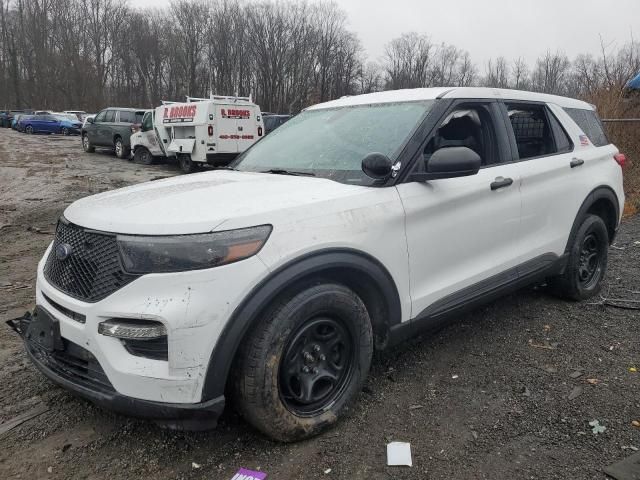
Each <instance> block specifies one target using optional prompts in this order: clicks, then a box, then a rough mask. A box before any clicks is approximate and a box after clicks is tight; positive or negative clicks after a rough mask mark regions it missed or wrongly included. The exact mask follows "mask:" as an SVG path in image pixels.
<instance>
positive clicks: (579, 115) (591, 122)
mask: <svg viewBox="0 0 640 480" xmlns="http://www.w3.org/2000/svg"><path fill="white" fill-rule="evenodd" d="M564 111H565V112H567V114H568V115H569V116H570V117H571V119H572V120H573V121H574V122H576V124H577V125H578V126H579V127H580V128H581V129H582V131H583V132H584V133H585V135H587V137H589V140H591V143H593V144H594V145H595V146H596V147H604V146H605V145H609V140H608V139H607V135H606V134H605V133H604V127H603V126H602V122H601V121H600V119H599V118H598V114H596V112H595V111H593V110H585V109H582V108H565V109H564Z"/></svg>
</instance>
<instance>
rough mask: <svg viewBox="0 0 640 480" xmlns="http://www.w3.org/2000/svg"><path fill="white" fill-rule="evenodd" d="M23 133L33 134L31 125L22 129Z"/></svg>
mask: <svg viewBox="0 0 640 480" xmlns="http://www.w3.org/2000/svg"><path fill="white" fill-rule="evenodd" d="M24 132H25V133H28V134H29V135H31V134H33V127H32V126H31V125H27V126H26V127H25V129H24Z"/></svg>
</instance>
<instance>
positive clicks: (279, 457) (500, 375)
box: [0, 130, 640, 480]
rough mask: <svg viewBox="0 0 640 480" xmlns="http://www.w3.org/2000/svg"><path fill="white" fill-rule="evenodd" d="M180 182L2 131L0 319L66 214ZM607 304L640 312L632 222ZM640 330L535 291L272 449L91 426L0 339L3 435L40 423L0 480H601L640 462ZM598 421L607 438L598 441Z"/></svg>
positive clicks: (29, 280)
mask: <svg viewBox="0 0 640 480" xmlns="http://www.w3.org/2000/svg"><path fill="white" fill-rule="evenodd" d="M175 174H178V170H177V168H176V167H173V166H150V167H147V166H139V165H135V164H133V163H130V162H127V161H122V160H118V159H117V158H115V157H114V156H113V155H108V154H107V155H105V154H84V153H82V150H81V148H80V141H79V139H78V138H63V137H53V136H49V137H46V136H27V135H22V134H18V133H16V132H11V131H8V130H1V131H0V245H2V249H1V251H0V320H5V319H7V318H12V317H15V316H17V315H19V314H22V313H23V311H24V310H25V309H28V308H30V307H31V306H32V302H33V296H34V288H33V287H34V281H35V280H34V276H35V269H36V263H37V261H38V260H39V258H40V256H41V255H42V253H43V252H44V250H45V248H46V246H47V244H48V243H49V242H50V241H51V238H52V232H53V229H54V228H55V222H56V218H57V217H58V216H59V215H60V214H61V213H62V211H63V209H64V208H65V206H66V205H68V204H69V203H70V202H72V201H73V200H75V199H77V198H79V197H82V196H85V195H88V194H91V193H95V192H99V191H102V190H105V189H112V188H117V187H120V186H123V185H127V184H130V183H135V182H141V181H145V180H150V179H153V178H156V177H164V176H168V175H175ZM604 294H605V296H606V297H607V298H611V299H627V300H632V302H627V303H620V301H618V302H617V304H618V305H622V306H625V305H626V306H627V307H636V308H637V307H638V306H639V305H640V216H636V217H634V218H631V219H628V220H626V221H625V222H624V223H623V225H622V229H621V232H620V235H619V237H618V238H617V241H616V244H615V246H614V247H613V248H612V249H611V250H610V270H609V274H608V280H607V285H606V286H605V289H604ZM598 301H599V300H598ZM639 321H640V311H638V310H632V309H623V308H616V307H612V306H604V305H602V304H597V302H591V303H566V302H563V301H560V300H557V299H554V298H552V297H550V296H549V295H547V294H546V293H545V292H544V291H543V290H541V289H534V288H531V289H527V290H525V291H522V292H520V293H518V294H517V295H513V296H510V297H508V298H505V299H502V300H500V301H498V302H496V303H494V304H491V305H490V306H488V307H486V308H484V309H482V310H479V311H476V312H473V313H472V314H469V315H466V316H464V317H461V318H460V319H459V320H458V321H457V322H456V323H454V324H452V325H450V326H448V327H447V328H445V329H443V330H441V331H439V332H437V333H432V334H430V335H425V336H423V337H422V338H418V339H415V340H413V341H411V342H410V343H409V344H407V345H404V346H402V347H400V348H397V349H395V350H393V351H390V352H387V353H385V354H383V355H378V357H377V358H376V359H375V361H374V366H373V371H372V373H371V376H370V378H369V380H368V382H367V385H366V388H365V389H364V391H363V393H362V394H361V395H360V397H359V399H358V402H357V403H356V404H355V405H354V408H353V409H352V411H351V412H350V414H349V415H348V417H347V418H346V419H344V420H343V421H342V422H340V423H339V424H338V425H337V426H336V427H335V428H334V429H333V430H331V431H329V432H327V433H325V434H324V435H322V436H320V437H318V438H316V439H312V440H309V441H305V442H302V443H298V444H294V445H282V444H277V443H273V442H271V441H268V440H266V439H265V438H264V437H262V436H261V435H259V434H257V433H255V432H254V431H253V430H252V429H251V428H250V427H248V426H247V425H246V424H245V423H244V422H243V421H242V420H241V419H240V418H238V417H237V415H235V413H234V412H233V410H232V409H228V411H227V412H226V413H225V415H224V416H223V418H222V419H221V422H220V425H219V427H218V428H217V429H216V430H214V431H211V432H206V433H197V434H196V433H174V432H168V431H163V430H161V429H159V428H157V427H156V426H154V425H152V424H150V423H146V422H142V421H137V420H132V419H128V418H125V417H121V416H116V415H113V414H111V413H109V412H105V411H102V410H99V409H97V408H95V407H93V406H92V405H91V404H89V403H87V402H85V401H83V400H79V399H76V398H75V397H73V396H71V395H70V394H68V393H67V392H65V391H64V390H62V389H60V388H57V387H55V386H53V385H52V384H51V383H49V382H48V381H47V380H45V379H44V377H43V376H42V375H41V374H39V373H38V372H37V371H36V369H35V368H34V367H32V366H31V365H30V364H29V363H28V362H27V360H26V357H25V354H24V353H23V349H22V345H21V342H20V341H19V339H18V338H17V337H16V335H15V334H14V333H13V332H11V331H10V330H9V328H7V327H5V326H4V324H2V325H0V422H2V423H0V430H1V429H2V426H3V424H4V423H5V422H7V421H9V420H11V419H13V418H15V417H16V416H18V415H20V414H22V413H24V412H27V411H29V410H31V409H33V408H34V407H37V406H39V405H44V406H45V407H46V408H47V410H46V411H45V412H44V413H42V414H41V415H40V416H39V417H37V418H35V419H32V420H29V421H27V422H25V423H23V424H22V425H20V426H18V427H16V428H14V429H12V430H11V431H9V432H8V433H4V434H0V478H2V479H4V478H23V479H27V478H28V479H39V478H55V479H66V478H87V479H105V478H108V479H119V478H129V479H132V478H136V479H142V478H153V479H165V478H171V479H173V478H181V479H182V478H184V479H187V478H188V479H205V478H206V479H222V480H224V479H230V478H231V477H232V476H233V474H234V473H235V471H236V470H237V469H238V467H240V466H244V467H246V468H253V469H257V468H259V469H262V470H264V471H266V472H268V474H269V477H268V478H269V479H302V478H305V479H308V478H323V479H325V478H326V479H328V478H356V479H376V480H377V479H387V478H398V479H399V478H402V479H569V478H570V479H572V480H575V479H594V478H595V479H598V478H605V475H604V474H603V473H602V468H603V467H604V466H606V465H608V464H610V463H612V462H614V461H616V460H618V459H622V458H624V457H627V456H629V455H630V454H632V453H633V448H640V428H635V427H633V426H632V424H631V422H632V421H633V420H636V419H638V420H640V397H639V396H638V392H639V391H640V373H633V372H632V371H630V367H634V366H636V367H638V368H639V369H640V343H639V341H638V338H639V337H638V332H639V331H640V329H639V326H640V325H639V323H640V322H639ZM576 372H581V374H580V375H579V376H578V374H577V373H576ZM572 374H573V375H572ZM574 377H575V378H574ZM594 379H595V380H594ZM576 387H579V388H576ZM574 389H575V390H574ZM572 391H573V392H574V393H573V395H572V397H573V396H574V395H576V394H577V397H576V398H572V399H569V396H570V394H571V393H572ZM592 420H598V421H599V422H600V424H601V425H604V426H605V427H606V431H605V432H604V433H600V434H597V435H596V434H594V433H592V431H591V427H590V426H589V422H590V421H592ZM391 440H398V441H407V442H411V445H412V452H413V463H414V466H413V467H412V468H405V467H386V466H385V463H386V462H385V444H386V443H387V442H388V441H391ZM194 462H195V464H197V465H199V468H196V467H195V466H194V465H193V463H194ZM328 469H331V471H330V472H329V473H326V474H325V471H328Z"/></svg>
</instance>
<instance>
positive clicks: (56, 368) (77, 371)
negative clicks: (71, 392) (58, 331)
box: [27, 338, 115, 393]
mask: <svg viewBox="0 0 640 480" xmlns="http://www.w3.org/2000/svg"><path fill="white" fill-rule="evenodd" d="M62 342H63V345H64V350H63V351H59V350H54V351H53V352H48V351H46V350H45V349H44V348H42V347H40V346H39V345H38V344H37V343H35V342H27V348H28V349H29V352H30V353H31V354H32V355H33V356H34V357H35V359H36V360H37V361H38V362H39V363H40V364H42V365H44V366H45V367H46V368H48V369H49V370H51V371H52V372H54V373H55V374H57V375H59V376H61V377H62V378H64V379H66V380H69V381H70V382H73V383H75V384H78V385H81V386H84V387H86V388H89V389H91V390H94V391H95V390H97V391H101V392H105V393H108V392H114V391H115V389H114V388H113V385H111V382H110V381H109V379H108V378H107V375H106V374H105V373H104V370H102V367H101V366H100V364H99V363H98V360H97V359H96V357H94V356H93V355H92V354H91V352H89V351H88V350H85V349H84V348H82V347H81V346H79V345H76V344H75V343H73V342H70V341H69V340H67V339H65V338H63V339H62Z"/></svg>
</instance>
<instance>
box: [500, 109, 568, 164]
mask: <svg viewBox="0 0 640 480" xmlns="http://www.w3.org/2000/svg"><path fill="white" fill-rule="evenodd" d="M507 111H508V113H509V121H510V122H511V127H512V128H513V134H514V136H515V139H516V144H517V146H518V155H519V156H520V160H525V159H527V158H535V157H542V156H545V155H553V154H554V153H557V148H556V145H555V142H554V139H553V133H552V131H551V126H550V124H549V119H548V117H547V112H546V108H545V106H544V105H531V104H522V105H519V104H507Z"/></svg>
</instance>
